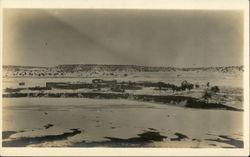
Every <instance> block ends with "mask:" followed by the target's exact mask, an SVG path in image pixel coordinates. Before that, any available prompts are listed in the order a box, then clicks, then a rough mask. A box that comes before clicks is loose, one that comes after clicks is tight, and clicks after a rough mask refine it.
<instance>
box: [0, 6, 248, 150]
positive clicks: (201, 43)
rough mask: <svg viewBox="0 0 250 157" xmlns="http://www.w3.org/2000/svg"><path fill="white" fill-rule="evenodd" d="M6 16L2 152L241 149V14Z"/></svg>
mask: <svg viewBox="0 0 250 157" xmlns="http://www.w3.org/2000/svg"><path fill="white" fill-rule="evenodd" d="M3 17H4V20H3V26H4V29H3V33H4V34H3V40H4V45H3V46H4V47H3V48H4V53H3V58H4V61H3V62H4V65H3V89H2V90H3V105H2V106H3V132H2V138H3V142H2V144H3V147H125V148H126V147H164V148H243V146H244V142H243V114H244V108H243V89H244V86H243V72H244V67H243V13H242V12H241V11H208V10H206V11H205V10H203V11H202V10H197V11H193V10H101V9H97V10H87V9H60V10H57V9H4V14H3Z"/></svg>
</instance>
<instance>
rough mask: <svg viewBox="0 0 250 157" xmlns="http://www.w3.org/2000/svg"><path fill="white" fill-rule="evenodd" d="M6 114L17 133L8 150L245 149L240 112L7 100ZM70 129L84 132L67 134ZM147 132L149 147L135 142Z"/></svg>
mask: <svg viewBox="0 0 250 157" xmlns="http://www.w3.org/2000/svg"><path fill="white" fill-rule="evenodd" d="M3 111H4V112H3V122H4V123H3V131H4V132H6V133H7V131H9V132H10V131H14V132H13V134H12V135H10V136H9V137H8V138H6V139H4V143H3V145H4V146H83V147H84V146H85V147H89V146H98V147H117V146H118V147H119V146H123V147H124V146H125V147H131V146H143V147H147V146H148V147H189V148H190V147H213V148H216V147H242V135H243V134H242V114H243V112H237V111H223V110H200V109H187V108H180V107H173V106H168V105H161V104H153V103H146V102H135V101H129V100H105V101H103V100H95V99H80V98H59V99H58V98H11V99H6V98H4V99H3ZM70 129H77V130H78V131H79V132H78V133H77V134H73V135H70V136H67V135H68V134H67V133H70V132H72V130H70ZM152 132H153V133H152ZM10 133H11V132H10ZM65 133H66V134H65ZM142 133H152V134H153V135H155V134H156V135H157V136H156V137H154V136H153V135H151V136H149V137H147V138H152V139H150V141H148V142H145V143H144V144H143V145H140V143H138V142H134V141H133V140H129V139H131V138H136V137H138V135H139V134H142ZM176 133H177V134H176ZM178 133H179V134H181V135H183V137H181V138H180V139H179V140H178V138H177V137H178ZM63 135H65V137H64V136H63ZM158 136H163V137H166V138H163V139H162V140H157V137H158ZM42 137H45V138H42ZM107 137H110V138H118V139H123V140H121V141H116V140H110V139H109V138H107ZM121 143H123V144H124V145H121Z"/></svg>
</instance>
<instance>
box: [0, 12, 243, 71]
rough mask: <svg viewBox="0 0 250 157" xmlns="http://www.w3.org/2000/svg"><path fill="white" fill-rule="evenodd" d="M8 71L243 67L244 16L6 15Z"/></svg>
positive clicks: (231, 14) (136, 13)
mask: <svg viewBox="0 0 250 157" xmlns="http://www.w3.org/2000/svg"><path fill="white" fill-rule="evenodd" d="M3 20H4V23H3V24H4V30H3V32H4V36H3V40H4V47H3V53H4V54H3V59H4V61H3V63H4V64H5V65H36V66H53V65H58V64H136V65H149V66H176V67H201V66H228V65H243V28H242V27H243V14H242V12H240V11H198V10H197V11H192V10H189V11H188V10H186V11H180V10H158V11H156V10H86V9H85V10H84V9H81V10H76V9H73V10H68V9H67V10H66V9H61V10H55V9H50V10H41V9H40V10H39V9H26V10H25V9H5V10H4V19H3Z"/></svg>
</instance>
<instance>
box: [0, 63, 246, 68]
mask: <svg viewBox="0 0 250 157" xmlns="http://www.w3.org/2000/svg"><path fill="white" fill-rule="evenodd" d="M61 65H98V66H141V67H157V68H220V67H244V65H224V66H221V65H220V66H219V65H218V66H204V67H202V66H197V67H195V66H193V67H178V66H152V65H136V64H74V63H73V64H58V65H52V66H39V65H2V67H4V66H20V67H21V66H23V67H37V68H51V67H56V66H61Z"/></svg>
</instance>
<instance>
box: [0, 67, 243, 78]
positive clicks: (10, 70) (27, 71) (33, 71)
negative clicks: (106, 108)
mask: <svg viewBox="0 0 250 157" xmlns="http://www.w3.org/2000/svg"><path fill="white" fill-rule="evenodd" d="M171 71H172V72H175V71H180V72H181V71H183V72H189V71H197V72H202V71H207V72H220V73H237V72H243V66H227V67H201V68H177V67H152V66H139V65H99V64H63V65H57V66H54V67H36V66H15V65H5V66H3V74H4V75H3V76H4V77H24V76H25V77H29V76H30V77H64V76H67V77H71V76H73V77H78V76H83V75H84V76H87V75H85V74H86V73H90V74H91V76H93V75H94V74H105V75H113V74H115V73H117V74H119V73H129V72H171ZM88 76H90V75H88Z"/></svg>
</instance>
